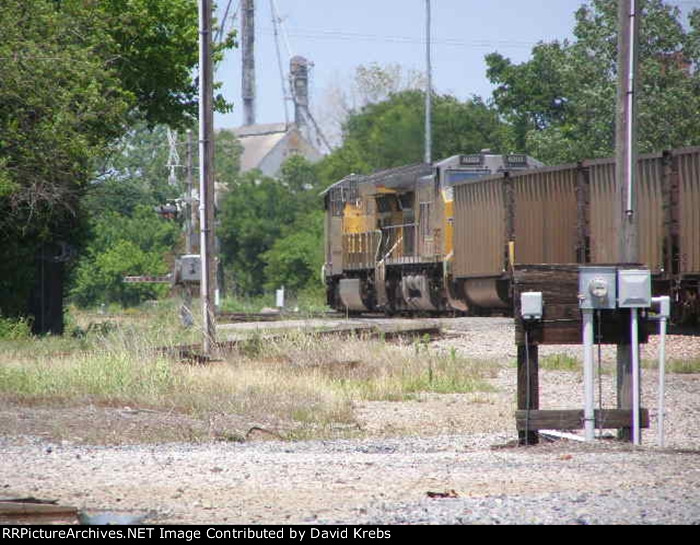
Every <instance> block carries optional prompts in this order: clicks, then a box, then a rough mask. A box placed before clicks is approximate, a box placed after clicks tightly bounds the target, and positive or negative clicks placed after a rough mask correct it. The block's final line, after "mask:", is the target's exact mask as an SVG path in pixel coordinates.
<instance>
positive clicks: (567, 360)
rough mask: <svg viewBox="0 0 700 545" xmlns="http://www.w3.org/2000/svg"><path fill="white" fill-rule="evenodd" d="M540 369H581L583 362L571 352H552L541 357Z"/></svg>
mask: <svg viewBox="0 0 700 545" xmlns="http://www.w3.org/2000/svg"><path fill="white" fill-rule="evenodd" d="M539 366H540V369H545V370H547V371H579V370H581V368H582V367H581V362H580V361H579V360H578V359H577V358H575V357H574V356H570V355H569V354H551V355H548V356H543V357H541V358H540V359H539Z"/></svg>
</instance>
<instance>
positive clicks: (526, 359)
mask: <svg viewBox="0 0 700 545" xmlns="http://www.w3.org/2000/svg"><path fill="white" fill-rule="evenodd" d="M581 266H582V265H579V264H558V265H552V264H548V265H515V266H514V267H513V270H512V274H513V282H512V284H511V285H512V286H513V294H512V295H513V304H514V313H513V315H514V317H515V326H516V327H515V343H516V345H517V352H518V393H517V408H518V410H517V411H516V415H515V417H516V427H517V430H518V439H519V442H520V444H521V445H533V444H536V443H537V442H538V440H539V437H538V434H537V431H538V430H544V429H551V430H577V429H582V428H583V427H584V426H583V422H584V420H583V409H581V410H540V408H539V406H540V395H539V349H538V347H539V346H540V345H553V344H571V345H582V342H583V339H582V317H581V311H580V309H579V299H578V292H579V270H580V267H581ZM614 266H615V267H617V268H618V269H620V268H639V267H640V265H637V264H626V265H619V264H617V265H614ZM525 292H541V293H542V297H543V302H544V304H543V315H542V319H541V320H537V321H525V320H523V319H522V318H521V313H520V295H521V293H525ZM599 318H600V319H599V323H598V324H597V325H596V331H595V342H596V343H600V344H615V345H618V347H619V346H620V345H622V346H625V345H627V346H629V344H630V327H629V323H630V313H629V310H625V309H617V310H613V311H604V312H602V313H601V314H600V315H599ZM639 324H640V325H639V342H640V343H646V342H647V340H648V337H649V332H650V330H651V327H650V326H651V325H652V324H651V323H650V322H648V321H646V320H640V322H639ZM619 372H620V371H619V370H618V373H619ZM621 382H625V380H623V381H621V380H620V377H618V385H619V384H620V383H621ZM625 384H626V382H625ZM581 405H583V392H582V393H581ZM632 418H633V415H632V410H631V403H630V401H629V399H628V396H627V394H626V392H624V391H622V390H621V389H620V387H618V408H617V409H608V410H602V411H600V410H596V411H595V427H596V428H601V429H619V430H629V428H631V427H632ZM640 418H641V427H649V413H648V411H647V410H646V409H641V415H640ZM621 434H622V435H628V433H627V431H622V432H621Z"/></svg>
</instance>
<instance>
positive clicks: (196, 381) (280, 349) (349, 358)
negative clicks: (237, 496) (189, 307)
mask: <svg viewBox="0 0 700 545" xmlns="http://www.w3.org/2000/svg"><path fill="white" fill-rule="evenodd" d="M152 333H153V332H152V331H151V332H148V333H147V334H144V333H143V332H141V333H140V334H139V333H138V331H137V330H136V329H134V328H133V327H132V326H130V325H128V324H127V325H122V326H120V327H119V328H117V329H116V330H114V331H110V332H108V333H107V334H106V335H104V336H101V337H99V338H97V339H92V340H90V341H89V342H90V343H91V345H92V346H91V349H90V350H77V351H75V352H72V353H68V354H62V355H60V356H56V355H51V354H50V353H46V352H41V351H40V352H39V353H38V354H36V355H35V356H33V357H29V356H28V353H24V354H23V356H22V357H16V356H9V357H8V356H7V355H5V356H0V396H1V397H4V398H6V399H8V398H9V399H12V400H14V401H15V402H20V403H25V404H45V403H52V404H65V405H75V404H82V403H85V402H90V403H93V404H100V405H114V406H123V405H129V406H132V407H141V408H151V409H164V410H174V411H177V412H182V413H186V414H191V415H197V416H206V415H207V414H212V413H216V414H221V413H224V414H237V415H246V416H247V417H249V418H250V419H251V420H256V419H257V420H261V421H270V420H274V421H277V422H282V423H286V424H285V425H286V429H290V430H294V434H296V435H295V436H299V433H300V430H301V431H302V432H303V433H302V435H303V436H319V435H321V436H323V435H324V434H326V433H327V432H328V430H329V429H330V428H333V427H334V426H337V425H352V424H353V423H354V422H355V420H354V413H353V407H354V404H355V403H357V402H360V401H372V400H405V399H410V398H414V397H416V396H417V395H420V394H421V393H423V392H437V393H447V392H472V391H475V390H485V389H488V384H487V381H486V379H487V378H488V377H489V376H492V375H493V373H495V368H494V367H493V365H492V364H480V363H479V362H474V361H470V360H467V359H465V358H462V357H460V356H458V355H457V354H456V353H455V352H454V351H452V352H450V353H444V352H438V351H436V350H433V349H431V348H430V347H429V345H428V344H427V343H425V342H423V343H416V344H414V345H404V346H394V345H389V344H387V343H385V342H383V341H382V340H376V339H366V338H354V339H329V338H327V337H320V336H318V335H314V334H308V333H301V332H297V333H290V334H288V335H287V336H285V337H283V338H277V339H276V340H275V341H273V342H271V341H269V340H266V339H263V338H261V337H255V336H254V337H252V338H251V339H250V340H249V341H248V342H246V343H243V344H242V345H241V346H240V349H239V350H238V351H236V352H235V353H233V354H230V355H229V356H227V358H226V360H225V361H221V362H218V363H212V364H209V365H206V366H193V365H188V364H185V363H182V362H177V361H173V360H170V359H167V358H166V357H165V356H163V355H159V353H158V352H156V351H155V350H153V347H154V345H160V344H162V341H163V339H164V338H167V337H168V333H167V332H166V333H164V335H163V337H162V338H161V337H159V336H158V335H153V334H152ZM154 339H156V340H155V342H154Z"/></svg>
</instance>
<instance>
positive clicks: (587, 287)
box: [578, 267, 617, 310]
mask: <svg viewBox="0 0 700 545" xmlns="http://www.w3.org/2000/svg"><path fill="white" fill-rule="evenodd" d="M578 298H579V308H581V309H583V310H612V309H614V308H616V305H617V269H616V268H615V267H581V268H580V269H579V273H578Z"/></svg>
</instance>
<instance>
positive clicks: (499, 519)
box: [0, 318, 700, 525]
mask: <svg viewBox="0 0 700 545" xmlns="http://www.w3.org/2000/svg"><path fill="white" fill-rule="evenodd" d="M441 323H442V324H443V327H445V328H446V329H447V331H448V336H447V338H445V339H442V340H440V341H437V342H436V343H434V345H435V346H436V347H437V348H439V349H455V350H458V351H460V352H463V353H465V354H469V355H471V356H473V357H478V358H482V359H490V358H498V359H500V360H503V359H504V358H510V359H514V346H513V344H512V342H513V340H512V339H513V332H512V322H511V321H510V320H506V319H476V318H466V319H457V320H450V321H441ZM653 347H654V345H653V343H652V344H651V345H650V347H649V348H648V349H647V350H649V351H650V352H651V351H653V349H654V348H653ZM550 350H551V351H552V352H553V353H556V352H557V351H559V350H566V349H565V348H561V347H560V348H558V347H547V348H546V349H545V348H543V349H542V352H541V354H542V353H543V352H545V351H550ZM668 351H669V357H673V355H674V354H682V355H685V356H684V357H688V355H689V356H691V357H700V345H699V344H698V339H695V338H688V337H683V338H675V337H673V338H669V344H668ZM606 357H610V356H609V355H606ZM602 378H603V382H602V385H601V387H602V388H603V392H604V399H605V400H609V401H610V403H612V402H613V399H614V398H613V397H612V391H613V380H614V377H612V376H610V375H604V376H603V377H602ZM642 382H643V400H644V404H645V405H646V406H648V407H649V409H650V413H651V428H650V429H649V430H648V431H645V433H644V444H643V445H642V446H640V447H634V446H631V445H628V444H621V443H618V442H616V441H613V440H599V441H596V442H595V443H592V444H588V443H581V442H578V441H570V440H561V441H556V442H552V443H549V442H543V443H542V444H540V445H538V446H534V447H527V448H522V447H520V448H516V447H513V446H512V441H513V439H515V438H516V437H517V434H516V432H515V428H514V420H513V410H514V408H515V407H514V398H515V370H514V368H513V367H512V366H506V367H503V368H502V370H501V371H500V373H499V374H498V376H496V377H494V379H493V385H494V386H495V388H496V389H495V391H494V392H485V393H477V394H469V395H426V396H423V397H422V398H420V399H419V400H417V401H411V402H403V403H364V404H361V405H358V406H357V407H356V411H357V415H358V419H359V420H360V422H361V423H362V427H363V429H364V431H365V432H366V433H367V434H368V435H369V436H371V439H364V440H339V441H306V442H280V441H259V442H248V443H226V442H212V443H206V444H198V445H197V444H186V443H171V444H160V445H131V446H121V447H96V446H90V445H78V444H72V443H70V442H63V443H56V442H51V441H48V440H47V439H45V438H44V439H42V438H38V437H36V436H28V435H21V434H19V432H18V431H17V430H15V431H14V432H13V433H15V435H8V434H5V435H3V436H2V437H0V457H1V459H2V464H0V495H2V496H34V497H40V498H52V499H57V500H59V501H60V503H62V504H67V505H75V506H77V507H79V508H81V509H84V510H87V511H97V510H109V511H118V512H129V513H142V514H145V515H147V516H148V518H147V519H146V520H147V522H151V523H163V524H171V523H175V524H189V523H197V524H213V523H228V524H251V523H253V524H261V523H266V524H295V523H296V524H488V525H493V524H700V431H699V428H700V426H698V425H697V424H698V420H699V419H700V375H697V374H695V375H671V376H669V377H668V383H667V387H668V390H667V411H668V412H667V420H666V432H667V433H666V442H667V446H666V448H663V449H661V448H658V447H657V446H656V445H655V439H656V420H657V418H656V417H657V415H656V412H655V406H656V371H654V370H650V371H646V370H645V371H644V375H643V379H642ZM582 395H583V394H582V384H581V376H580V373H579V372H576V371H574V372H567V371H543V372H542V373H541V401H542V403H541V405H542V407H543V408H555V407H556V408H577V407H579V406H581V405H582V401H581V399H582Z"/></svg>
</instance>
